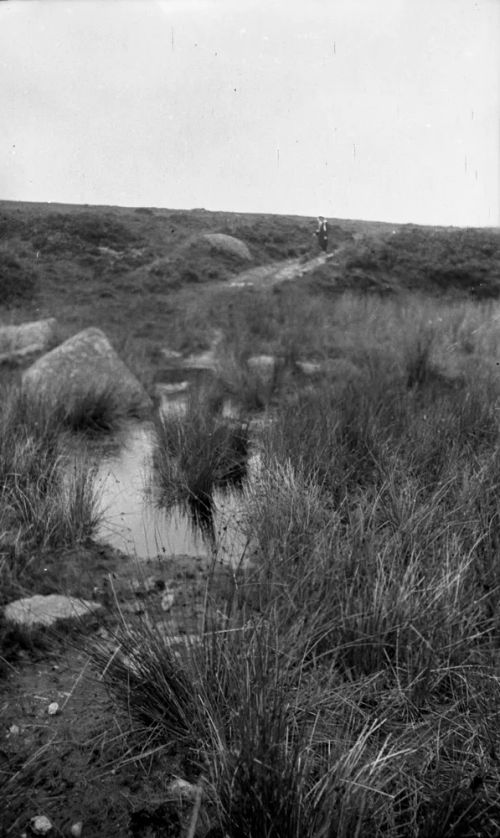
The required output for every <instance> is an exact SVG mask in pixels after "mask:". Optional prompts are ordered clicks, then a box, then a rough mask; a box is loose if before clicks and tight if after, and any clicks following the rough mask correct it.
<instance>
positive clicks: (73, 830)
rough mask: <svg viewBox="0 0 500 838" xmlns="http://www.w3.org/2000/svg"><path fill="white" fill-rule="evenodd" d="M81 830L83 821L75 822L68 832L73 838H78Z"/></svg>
mask: <svg viewBox="0 0 500 838" xmlns="http://www.w3.org/2000/svg"><path fill="white" fill-rule="evenodd" d="M82 829H83V821H77V822H76V823H74V824H73V825H72V827H71V829H70V832H71V834H72V835H73V836H74V838H80V835H81V834H82Z"/></svg>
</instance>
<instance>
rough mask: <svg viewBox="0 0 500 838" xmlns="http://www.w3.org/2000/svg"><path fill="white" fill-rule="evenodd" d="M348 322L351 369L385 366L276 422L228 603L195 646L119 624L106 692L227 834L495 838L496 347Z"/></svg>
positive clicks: (357, 311)
mask: <svg viewBox="0 0 500 838" xmlns="http://www.w3.org/2000/svg"><path fill="white" fill-rule="evenodd" d="M342 306H343V307H342ZM342 306H341V310H340V311H339V310H338V309H337V311H336V315H337V316H342V317H343V318H344V323H349V325H350V328H351V334H350V338H351V339H352V338H354V337H356V338H357V339H358V340H357V341H356V340H352V342H351V344H350V346H351V347H352V350H351V351H352V352H353V356H352V357H356V359H357V360H358V362H360V359H361V358H362V357H363V354H364V353H365V355H364V357H366V350H367V347H368V346H370V345H371V346H373V342H374V339H375V340H376V341H377V343H376V349H377V352H376V353H375V352H373V353H372V358H371V364H368V365H367V366H366V368H365V370H364V375H363V377H362V378H361V379H360V380H357V381H353V382H351V383H350V384H349V385H348V386H344V385H342V384H339V382H338V381H336V380H329V378H328V376H325V377H324V378H323V379H322V381H321V382H320V383H318V384H316V385H314V386H310V387H306V388H304V389H303V390H302V391H301V392H298V393H297V394H292V395H290V394H289V395H287V396H286V397H284V398H282V399H281V402H279V403H278V405H277V408H276V412H275V419H274V421H273V423H272V424H271V425H270V427H269V429H268V431H267V433H266V435H265V438H264V440H263V468H262V470H261V473H260V474H259V476H258V477H257V478H256V480H255V482H254V483H253V484H252V486H251V487H250V488H248V489H247V501H248V503H247V519H246V525H245V526H246V532H247V536H248V542H249V544H250V553H251V554H250V559H251V561H250V564H249V565H248V566H247V567H246V568H242V569H240V570H239V572H238V573H235V576H234V591H233V595H227V594H226V597H229V598H226V600H225V601H221V600H220V598H217V596H216V594H215V593H214V595H213V596H214V599H213V601H212V600H211V598H210V596H208V597H207V609H206V613H205V628H204V634H202V636H201V638H200V640H199V642H196V641H191V642H187V643H186V644H185V645H182V644H181V646H178V645H177V646H172V641H171V636H170V631H169V628H168V625H167V624H164V625H161V624H160V625H159V626H157V627H156V628H152V627H151V625H149V626H143V627H141V628H140V629H138V630H132V627H131V626H130V625H128V624H127V623H126V622H124V623H123V624H122V629H121V634H120V642H121V643H122V649H123V651H124V653H125V658H123V657H120V656H119V655H118V656H117V657H116V658H115V659H114V660H113V661H112V662H111V663H110V665H109V667H108V669H107V677H108V678H109V683H110V686H111V687H112V688H113V690H114V691H115V694H116V695H117V696H121V698H122V700H124V701H126V704H127V707H129V708H130V711H131V712H132V714H133V715H134V714H137V715H138V716H139V717H140V719H141V721H142V722H143V723H145V724H146V725H147V726H148V727H149V728H150V729H151V730H152V731H154V735H155V737H157V741H159V742H160V743H163V744H164V746H165V747H173V746H174V743H175V747H176V748H177V749H178V750H179V752H180V753H182V754H183V755H184V757H185V776H186V777H187V778H188V779H191V780H193V781H196V782H197V783H199V784H201V786H202V789H203V801H204V803H203V805H204V807H205V809H206V812H207V813H209V818H210V821H211V823H212V824H213V826H214V829H215V828H218V829H219V830H220V834H223V835H231V836H232V835H246V836H250V837H251V836H259V838H260V837H261V836H269V838H270V837H271V836H289V835H296V836H311V838H320V836H321V838H323V836H346V838H347V836H352V835H360V836H363V835H370V836H372V835H373V836H392V838H396V836H398V838H406V837H407V836H408V838H431V836H443V837H444V836H445V835H446V836H448V835H455V836H462V838H465V836H473V835H478V834H479V835H485V836H491V838H493V836H495V835H497V834H498V831H499V828H500V797H499V793H498V787H499V781H500V772H499V769H498V759H497V751H498V747H499V744H500V743H499V741H498V731H497V727H498V726H497V717H498V713H499V711H500V702H499V695H500V693H499V689H498V687H499V684H500V670H499V668H498V663H497V658H498V655H497V651H498V645H499V642H500V624H499V621H498V616H497V602H498V596H499V593H500V577H499V574H498V562H497V556H498V535H497V532H498V509H497V498H498V490H499V486H500V459H499V456H498V442H499V427H498V393H499V391H498V385H497V382H496V379H495V376H494V375H492V370H493V367H492V368H491V369H490V367H489V362H488V358H487V357H484V356H483V357H482V359H481V363H480V361H479V355H478V353H479V352H481V351H482V350H484V348H485V347H489V352H490V356H491V353H492V352H493V347H494V346H495V345H496V344H495V337H494V334H493V333H492V330H491V327H490V330H489V331H488V330H485V329H484V328H482V327H481V323H480V322H478V320H477V319H476V316H477V315H478V310H475V309H473V308H471V307H465V308H462V309H461V310H459V309H458V308H457V309H455V308H452V309H450V310H448V312H447V311H446V309H445V308H441V309H439V310H438V311H437V312H436V311H434V312H433V315H434V318H436V315H437V316H439V317H442V318H443V320H442V322H441V323H440V325H439V328H438V329H436V328H434V326H433V323H432V322H431V323H429V320H430V319H431V318H429V317H428V314H429V311H428V310H427V309H426V307H425V305H423V306H422V308H418V307H414V308H413V310H412V311H411V310H409V311H405V309H404V307H402V306H400V305H395V304H393V303H389V304H380V307H378V304H377V306H374V307H373V308H371V307H370V306H369V305H368V304H366V303H364V302H356V301H355V300H353V299H346V300H344V302H343V304H342ZM363 306H365V309H363ZM363 311H365V313H366V314H367V315H368V316H367V319H368V322H369V324H370V325H371V326H372V327H373V331H369V330H368V329H367V328H366V323H364V325H363V317H362V315H363ZM411 324H413V325H411ZM478 330H479V331H478ZM363 335H364V340H363ZM341 337H342V339H343V340H344V342H345V341H346V340H347V339H348V338H349V329H346V330H345V331H344V333H343V334H342V336H341ZM391 340H392V343H391ZM369 341H370V342H371V344H370V343H369ZM472 341H473V346H471V343H470V342H472ZM345 345H346V343H344V346H345ZM444 359H446V360H447V363H448V366H444ZM481 364H482V365H481ZM480 370H481V373H480V374H479V371H480ZM182 445H184V446H186V440H183V441H182V443H181V446H182ZM212 608H213V609H214V611H215V612H216V614H217V619H215V617H214V618H213V621H212V613H213V612H212V610H211V609H212ZM221 611H224V613H225V623H224V625H223V628H221V623H220V612H221ZM125 684H126V685H127V689H126V692H125V694H124V693H123V689H124V685H125Z"/></svg>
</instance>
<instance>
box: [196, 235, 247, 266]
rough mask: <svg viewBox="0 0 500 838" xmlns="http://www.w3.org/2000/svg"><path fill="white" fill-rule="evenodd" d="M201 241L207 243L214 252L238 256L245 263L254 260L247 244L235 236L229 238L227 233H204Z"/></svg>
mask: <svg viewBox="0 0 500 838" xmlns="http://www.w3.org/2000/svg"><path fill="white" fill-rule="evenodd" d="M201 240H202V241H205V242H207V243H208V244H209V245H210V247H211V248H212V249H213V250H218V251H219V252H220V253H226V254H227V255H231V256H237V257H238V258H239V259H241V260H242V261H243V262H250V261H251V259H252V254H251V253H250V251H249V249H248V246H247V245H246V244H245V242H243V241H241V239H237V238H235V237H234V236H227V235H226V234H225V233H204V234H203V235H202V236H201Z"/></svg>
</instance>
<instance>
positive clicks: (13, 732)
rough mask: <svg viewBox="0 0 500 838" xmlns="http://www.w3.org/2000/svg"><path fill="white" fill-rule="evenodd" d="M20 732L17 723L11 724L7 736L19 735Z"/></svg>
mask: <svg viewBox="0 0 500 838" xmlns="http://www.w3.org/2000/svg"><path fill="white" fill-rule="evenodd" d="M20 732H21V729H20V728H19V725H11V726H10V727H9V732H8V734H7V736H19V734H20Z"/></svg>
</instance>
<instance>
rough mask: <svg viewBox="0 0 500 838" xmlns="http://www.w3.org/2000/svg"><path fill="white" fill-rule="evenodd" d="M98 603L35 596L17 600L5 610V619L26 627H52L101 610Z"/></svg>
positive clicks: (54, 596)
mask: <svg viewBox="0 0 500 838" xmlns="http://www.w3.org/2000/svg"><path fill="white" fill-rule="evenodd" d="M100 607H101V606H100V604H99V603H97V602H88V601H87V600H84V599H76V598H75V597H69V596H63V595H62V594H48V595H46V596H43V595H42V594H35V596H31V597H25V598H24V599H16V600H14V601H13V602H9V604H8V605H6V606H5V608H4V617H5V619H6V620H8V621H9V622H12V623H17V624H18V625H21V626H25V627H32V626H52V625H54V624H55V623H57V622H58V620H70V619H78V618H79V617H83V616H86V615H88V614H90V613H92V612H94V611H97V610H98V609H99V608H100Z"/></svg>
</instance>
